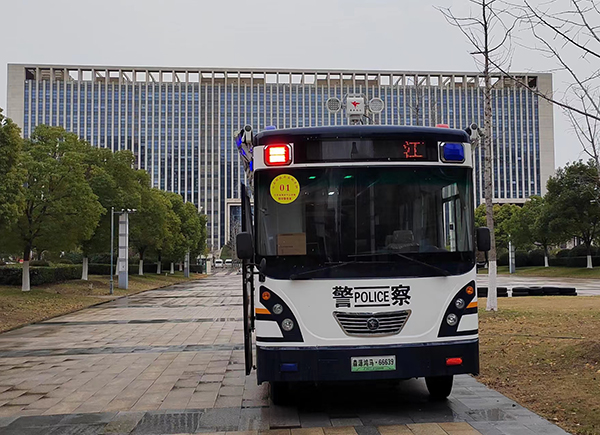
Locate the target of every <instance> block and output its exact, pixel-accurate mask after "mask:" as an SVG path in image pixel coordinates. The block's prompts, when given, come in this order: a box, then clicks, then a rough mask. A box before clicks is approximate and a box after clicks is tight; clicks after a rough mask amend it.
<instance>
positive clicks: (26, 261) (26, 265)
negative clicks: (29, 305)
mask: <svg viewBox="0 0 600 435" xmlns="http://www.w3.org/2000/svg"><path fill="white" fill-rule="evenodd" d="M30 258H31V246H27V248H25V251H24V252H23V277H22V281H21V282H22V285H21V290H22V291H24V292H28V291H29V290H31V285H30V283H29V259H30Z"/></svg>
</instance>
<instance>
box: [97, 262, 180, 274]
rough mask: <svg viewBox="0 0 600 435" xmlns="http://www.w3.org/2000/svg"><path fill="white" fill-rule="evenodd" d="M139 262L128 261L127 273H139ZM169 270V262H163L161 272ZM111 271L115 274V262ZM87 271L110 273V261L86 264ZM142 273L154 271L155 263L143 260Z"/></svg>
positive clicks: (176, 268)
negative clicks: (107, 262)
mask: <svg viewBox="0 0 600 435" xmlns="http://www.w3.org/2000/svg"><path fill="white" fill-rule="evenodd" d="M139 268H140V264H139V263H129V275H137V274H138V273H139ZM169 270H171V264H170V263H163V266H162V271H163V273H165V271H166V272H168V271H169ZM175 270H178V267H177V266H175ZM113 271H114V273H115V275H116V274H117V262H116V261H115V263H114V264H113ZM88 273H89V274H90V275H110V263H109V264H94V263H91V264H89V265H88ZM144 273H156V263H147V262H145V261H144Z"/></svg>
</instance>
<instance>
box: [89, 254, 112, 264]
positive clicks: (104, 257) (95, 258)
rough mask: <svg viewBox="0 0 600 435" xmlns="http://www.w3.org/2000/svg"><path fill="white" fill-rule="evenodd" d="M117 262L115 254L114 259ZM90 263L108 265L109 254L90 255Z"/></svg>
mask: <svg viewBox="0 0 600 435" xmlns="http://www.w3.org/2000/svg"><path fill="white" fill-rule="evenodd" d="M114 261H115V262H116V261H117V255H116V253H115V259H114ZM90 263H94V264H110V252H109V253H108V254H92V255H90Z"/></svg>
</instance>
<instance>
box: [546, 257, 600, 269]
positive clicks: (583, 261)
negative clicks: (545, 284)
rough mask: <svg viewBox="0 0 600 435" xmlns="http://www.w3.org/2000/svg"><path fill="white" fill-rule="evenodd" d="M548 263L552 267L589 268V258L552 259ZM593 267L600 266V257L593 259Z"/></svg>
mask: <svg viewBox="0 0 600 435" xmlns="http://www.w3.org/2000/svg"><path fill="white" fill-rule="evenodd" d="M548 263H549V264H550V266H562V267H587V257H567V258H564V257H563V258H551V259H550V260H548ZM592 265H593V266H594V267H596V266H600V257H592Z"/></svg>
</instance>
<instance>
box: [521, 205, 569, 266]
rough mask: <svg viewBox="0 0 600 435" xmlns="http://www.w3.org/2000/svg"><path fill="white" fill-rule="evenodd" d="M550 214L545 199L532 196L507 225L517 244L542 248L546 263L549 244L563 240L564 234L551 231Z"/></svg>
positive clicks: (546, 262) (546, 264)
mask: <svg viewBox="0 0 600 435" xmlns="http://www.w3.org/2000/svg"><path fill="white" fill-rule="evenodd" d="M551 221H552V215H551V213H550V209H549V207H548V203H547V201H546V200H545V199H544V198H542V197H540V196H532V197H531V198H529V200H528V201H527V202H526V203H525V204H524V205H523V207H522V208H521V209H520V210H519V211H518V212H517V213H515V214H514V215H513V217H512V218H511V220H510V222H509V227H510V231H511V235H512V238H513V241H514V242H515V243H516V244H517V245H518V246H526V245H531V244H535V245H538V246H541V247H542V249H543V250H544V264H545V266H546V267H548V266H549V264H548V249H549V248H550V246H552V245H555V244H557V243H560V242H563V241H564V240H565V234H564V233H563V232H559V231H552V230H551V228H550V223H551Z"/></svg>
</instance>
